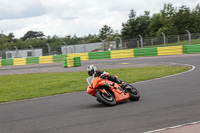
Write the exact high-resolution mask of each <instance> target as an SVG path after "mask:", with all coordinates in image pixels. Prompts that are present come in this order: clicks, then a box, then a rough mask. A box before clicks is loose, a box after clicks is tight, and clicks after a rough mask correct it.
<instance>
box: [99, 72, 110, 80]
mask: <svg viewBox="0 0 200 133" xmlns="http://www.w3.org/2000/svg"><path fill="white" fill-rule="evenodd" d="M107 75H109V73H107V72H103V73H102V74H101V75H100V76H99V77H100V78H102V79H105V78H106V77H107Z"/></svg>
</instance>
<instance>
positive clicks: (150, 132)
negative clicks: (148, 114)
mask: <svg viewBox="0 0 200 133" xmlns="http://www.w3.org/2000/svg"><path fill="white" fill-rule="evenodd" d="M199 123H200V121H196V122H191V123H186V124H182V125H177V126H172V127H166V128H162V129H157V130H153V131H147V132H143V133H155V132H160V131H165V130H169V129H175V128H179V127H184V126H189V125H195V124H199Z"/></svg>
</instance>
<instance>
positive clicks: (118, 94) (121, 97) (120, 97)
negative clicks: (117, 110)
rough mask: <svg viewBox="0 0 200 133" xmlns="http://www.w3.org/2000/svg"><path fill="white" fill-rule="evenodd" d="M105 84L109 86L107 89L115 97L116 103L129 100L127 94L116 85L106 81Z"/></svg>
mask: <svg viewBox="0 0 200 133" xmlns="http://www.w3.org/2000/svg"><path fill="white" fill-rule="evenodd" d="M107 83H108V84H109V89H110V90H111V91H112V92H113V94H114V95H115V100H116V102H117V103H121V102H124V101H126V100H128V99H129V98H130V95H129V93H124V92H123V89H122V88H121V87H120V86H119V85H118V84H117V83H114V82H112V81H107Z"/></svg>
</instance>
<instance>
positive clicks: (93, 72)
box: [87, 65, 127, 89]
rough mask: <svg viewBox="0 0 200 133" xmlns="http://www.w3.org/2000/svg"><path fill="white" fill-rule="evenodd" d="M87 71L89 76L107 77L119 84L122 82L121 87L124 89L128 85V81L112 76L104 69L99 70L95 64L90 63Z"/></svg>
mask: <svg viewBox="0 0 200 133" xmlns="http://www.w3.org/2000/svg"><path fill="white" fill-rule="evenodd" d="M87 72H88V75H89V76H93V75H94V77H100V78H103V79H104V78H106V79H108V80H110V81H112V82H115V83H118V84H121V87H122V89H125V87H126V86H127V83H126V82H124V81H122V80H120V79H118V78H117V77H115V76H112V75H110V74H109V73H108V72H105V71H103V70H97V67H96V66H94V65H90V66H88V67H87Z"/></svg>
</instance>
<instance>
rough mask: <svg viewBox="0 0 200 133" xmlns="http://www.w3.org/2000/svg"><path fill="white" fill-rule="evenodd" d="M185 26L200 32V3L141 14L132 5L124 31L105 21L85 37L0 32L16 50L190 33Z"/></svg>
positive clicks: (0, 42) (2, 44)
mask: <svg viewBox="0 0 200 133" xmlns="http://www.w3.org/2000/svg"><path fill="white" fill-rule="evenodd" d="M185 30H189V31H190V32H191V33H200V5H199V4H197V5H196V7H195V8H194V9H190V8H189V7H187V6H186V5H182V6H181V7H174V6H173V5H172V4H164V6H163V8H162V9H161V10H160V12H159V13H155V14H153V15H152V16H150V12H149V11H144V14H143V15H140V16H137V15H136V12H135V11H134V10H133V9H132V10H131V11H130V14H129V19H128V20H127V21H126V22H124V23H122V29H121V31H120V33H118V32H117V31H114V30H113V29H112V28H111V27H110V26H107V25H104V26H103V27H102V28H101V29H100V30H99V34H94V35H92V34H89V35H86V36H83V37H77V36H76V35H73V36H71V35H66V36H65V37H63V38H59V37H58V36H56V35H54V36H52V37H51V36H45V35H44V34H43V32H41V31H28V32H27V33H26V34H25V35H24V36H23V37H21V38H19V39H17V38H15V36H14V34H13V33H9V34H8V35H5V34H3V33H1V34H0V50H1V51H5V50H6V49H9V50H12V49H14V46H17V48H18V49H26V48H30V45H32V46H33V47H34V48H37V47H47V46H46V44H47V43H48V44H49V45H51V46H61V45H63V42H65V43H66V44H68V45H69V44H82V43H92V42H99V41H100V40H105V39H106V40H108V41H109V40H117V39H118V37H121V38H122V39H123V40H126V39H133V38H138V35H139V34H140V35H141V36H143V37H155V36H161V35H162V34H161V33H162V32H164V33H165V35H166V36H168V35H177V34H186V31H185Z"/></svg>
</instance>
